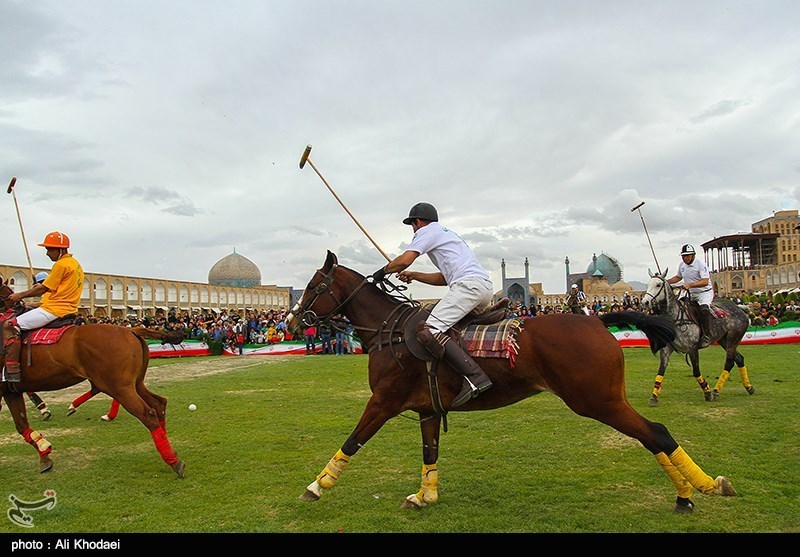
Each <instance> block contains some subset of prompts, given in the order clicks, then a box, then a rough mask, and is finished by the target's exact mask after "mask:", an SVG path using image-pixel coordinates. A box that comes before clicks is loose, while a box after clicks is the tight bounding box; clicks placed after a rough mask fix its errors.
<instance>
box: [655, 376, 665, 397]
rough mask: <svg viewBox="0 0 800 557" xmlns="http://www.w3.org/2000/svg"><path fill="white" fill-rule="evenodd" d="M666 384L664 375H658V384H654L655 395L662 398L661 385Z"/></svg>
mask: <svg viewBox="0 0 800 557" xmlns="http://www.w3.org/2000/svg"><path fill="white" fill-rule="evenodd" d="M663 382H664V376H663V375H656V382H655V383H654V384H653V394H654V395H656V396H661V384H662V383H663Z"/></svg>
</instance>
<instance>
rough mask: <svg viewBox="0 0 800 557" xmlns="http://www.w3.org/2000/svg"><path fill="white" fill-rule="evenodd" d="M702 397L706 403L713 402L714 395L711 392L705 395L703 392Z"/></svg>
mask: <svg viewBox="0 0 800 557" xmlns="http://www.w3.org/2000/svg"><path fill="white" fill-rule="evenodd" d="M703 397H704V398H705V399H706V402H711V401H712V400H714V393H712V392H711V391H709V392H707V393H706V392H704V393H703Z"/></svg>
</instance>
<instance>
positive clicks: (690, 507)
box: [675, 497, 694, 514]
mask: <svg viewBox="0 0 800 557" xmlns="http://www.w3.org/2000/svg"><path fill="white" fill-rule="evenodd" d="M675 512H676V513H678V514H692V512H694V503H692V500H691V499H684V498H683V497H678V499H677V500H676V501H675Z"/></svg>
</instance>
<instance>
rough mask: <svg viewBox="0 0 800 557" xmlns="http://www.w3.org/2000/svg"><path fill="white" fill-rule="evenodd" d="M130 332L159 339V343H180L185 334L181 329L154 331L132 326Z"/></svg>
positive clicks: (143, 337)
mask: <svg viewBox="0 0 800 557" xmlns="http://www.w3.org/2000/svg"><path fill="white" fill-rule="evenodd" d="M131 332H132V333H133V334H134V335H136V336H137V337H139V338H141V339H145V338H152V339H155V340H160V341H161V344H180V343H181V342H183V339H184V338H185V336H186V334H185V333H184V331H183V330H179V331H156V330H155V329H149V328H147V327H133V328H131Z"/></svg>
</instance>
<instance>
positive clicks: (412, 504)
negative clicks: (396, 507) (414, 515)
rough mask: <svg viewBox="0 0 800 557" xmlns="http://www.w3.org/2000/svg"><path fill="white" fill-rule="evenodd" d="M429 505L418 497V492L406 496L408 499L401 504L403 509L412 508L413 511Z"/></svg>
mask: <svg viewBox="0 0 800 557" xmlns="http://www.w3.org/2000/svg"><path fill="white" fill-rule="evenodd" d="M425 506H427V503H425V502H424V501H420V500H419V498H418V497H417V494H416V493H415V494H413V495H409V496H408V497H406V500H405V501H403V504H402V505H401V506H400V508H401V509H411V510H412V511H418V510H420V509H421V508H422V507H425Z"/></svg>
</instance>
